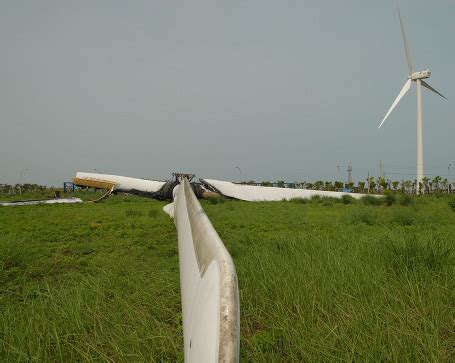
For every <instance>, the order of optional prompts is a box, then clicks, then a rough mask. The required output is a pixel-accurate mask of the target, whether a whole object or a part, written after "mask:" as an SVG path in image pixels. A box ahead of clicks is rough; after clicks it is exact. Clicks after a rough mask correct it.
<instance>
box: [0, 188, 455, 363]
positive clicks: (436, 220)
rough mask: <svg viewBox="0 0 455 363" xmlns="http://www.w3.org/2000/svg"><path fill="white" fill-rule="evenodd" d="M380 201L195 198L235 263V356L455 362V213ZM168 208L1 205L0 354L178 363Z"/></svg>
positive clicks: (416, 201)
mask: <svg viewBox="0 0 455 363" xmlns="http://www.w3.org/2000/svg"><path fill="white" fill-rule="evenodd" d="M91 196H92V195H90V196H89V197H91ZM87 197H88V196H87ZM390 199H391V200H389V202H390V203H389V204H391V205H390V206H387V205H374V204H375V203H374V201H371V200H370V201H368V200H367V201H366V202H368V204H364V203H363V202H355V203H353V204H349V203H350V202H351V201H350V200H348V199H347V200H345V202H346V204H344V203H340V202H335V201H334V200H331V199H319V200H311V201H309V202H303V201H300V200H296V201H291V202H276V203H247V202H240V201H224V200H223V199H215V200H209V201H202V204H203V207H204V209H205V210H206V212H207V214H208V216H209V218H210V219H211V220H212V222H213V224H214V226H215V228H216V230H217V231H218V233H219V234H220V236H221V238H222V240H223V241H224V242H225V244H226V246H227V248H228V250H229V251H230V253H231V255H232V257H233V259H234V262H235V264H236V268H237V273H238V277H239V288H240V300H241V302H240V309H241V360H243V361H265V360H267V361H283V360H286V361H327V360H335V361H344V360H361V361H365V360H368V361H379V360H397V361H428V360H430V361H451V360H452V361H453V360H455V333H454V331H455V281H454V276H455V253H454V247H455V223H454V222H455V211H453V210H452V208H451V207H450V205H449V200H448V198H436V197H422V198H411V199H399V200H398V201H394V200H393V198H390ZM400 202H401V203H400ZM164 204H165V203H163V202H158V201H154V200H148V199H143V198H138V197H128V196H115V197H111V198H109V199H107V200H106V201H105V202H103V203H99V204H80V205H57V206H48V205H41V206H26V207H4V208H0V225H1V231H2V233H1V235H0V261H1V265H0V309H1V310H0V361H20V360H22V361H25V360H27V361H30V360H35V361H70V360H85V359H93V360H112V361H150V360H157V361H162V360H168V361H181V360H182V359H183V353H182V345H183V337H182V325H181V306H180V290H179V272H178V251H177V240H176V238H177V237H176V232H175V227H174V224H173V221H172V220H170V219H169V218H168V217H167V216H166V215H165V214H164V213H163V212H162V211H161V208H162V206H163V205H164ZM402 204H403V205H402ZM453 209H455V206H454V208H453Z"/></svg>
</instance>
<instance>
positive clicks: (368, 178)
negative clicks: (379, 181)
mask: <svg viewBox="0 0 455 363" xmlns="http://www.w3.org/2000/svg"><path fill="white" fill-rule="evenodd" d="M367 183H368V194H370V171H369V170H368V176H367Z"/></svg>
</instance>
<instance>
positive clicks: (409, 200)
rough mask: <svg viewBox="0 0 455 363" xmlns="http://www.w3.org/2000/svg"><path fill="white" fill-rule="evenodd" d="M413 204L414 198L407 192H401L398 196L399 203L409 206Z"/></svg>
mask: <svg viewBox="0 0 455 363" xmlns="http://www.w3.org/2000/svg"><path fill="white" fill-rule="evenodd" d="M413 204H414V199H413V198H412V197H411V196H410V195H409V194H403V195H402V196H401V197H400V205H402V206H409V205H413Z"/></svg>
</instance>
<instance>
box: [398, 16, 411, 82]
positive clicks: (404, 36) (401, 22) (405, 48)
mask: <svg viewBox="0 0 455 363" xmlns="http://www.w3.org/2000/svg"><path fill="white" fill-rule="evenodd" d="M398 16H399V18H400V26H401V34H402V35H403V44H404V51H405V53H406V62H408V70H409V74H411V73H412V62H411V52H410V50H409V45H408V38H407V36H406V32H405V31H404V25H403V20H402V19H401V14H400V8H398Z"/></svg>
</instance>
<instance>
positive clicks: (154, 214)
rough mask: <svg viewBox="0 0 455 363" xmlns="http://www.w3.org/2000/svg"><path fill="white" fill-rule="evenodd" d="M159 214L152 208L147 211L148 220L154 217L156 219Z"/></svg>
mask: <svg viewBox="0 0 455 363" xmlns="http://www.w3.org/2000/svg"><path fill="white" fill-rule="evenodd" d="M159 213H160V212H159V211H158V209H156V208H152V209H150V210H149V212H148V216H149V217H150V218H156V217H158V214H159Z"/></svg>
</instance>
